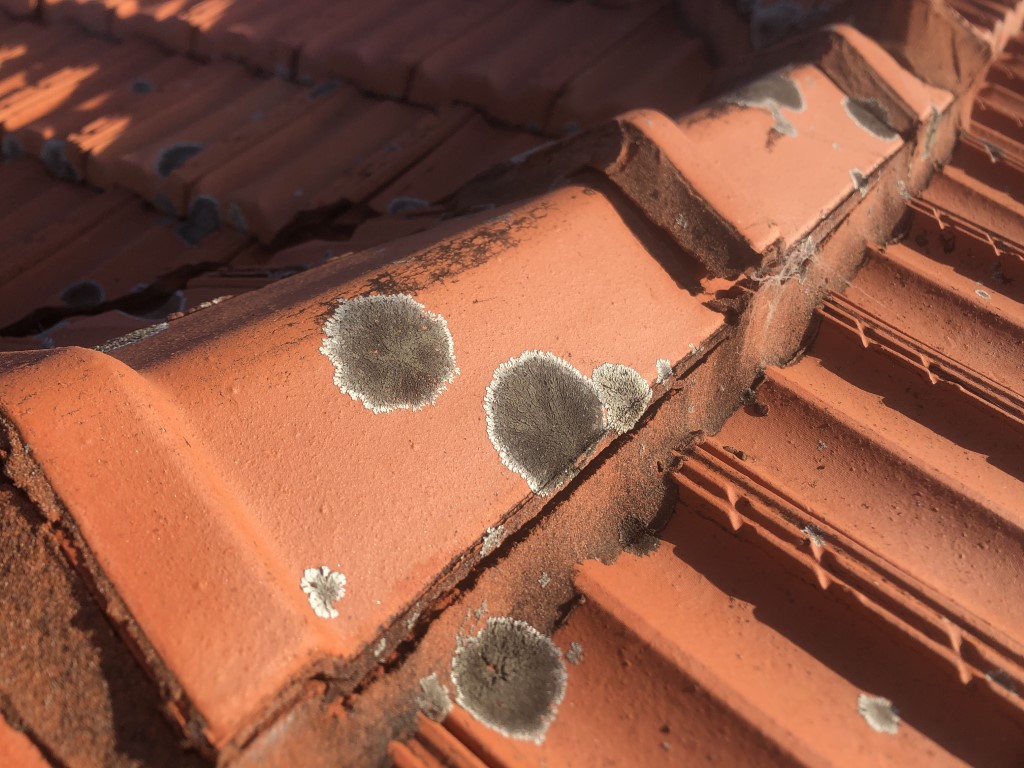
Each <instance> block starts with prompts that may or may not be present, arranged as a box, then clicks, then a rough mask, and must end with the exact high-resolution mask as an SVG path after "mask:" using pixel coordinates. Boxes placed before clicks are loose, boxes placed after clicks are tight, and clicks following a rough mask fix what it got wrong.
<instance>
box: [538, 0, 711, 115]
mask: <svg viewBox="0 0 1024 768" xmlns="http://www.w3.org/2000/svg"><path fill="white" fill-rule="evenodd" d="M654 51H658V52H659V53H658V54H657V55H652V52H654ZM711 71H712V67H711V64H710V62H709V59H708V54H707V51H706V50H705V48H704V45H703V44H702V43H701V42H700V41H699V40H697V39H694V38H692V37H687V36H686V35H685V34H684V33H683V31H682V29H681V28H680V25H679V24H678V23H677V22H676V19H675V15H674V12H673V11H672V9H671V8H669V7H668V6H665V7H664V8H662V9H661V10H660V11H659V12H658V13H657V14H655V15H654V16H651V17H650V18H649V19H648V20H647V21H645V22H644V23H643V24H642V25H640V26H639V27H638V28H637V29H636V30H635V31H634V32H633V33H632V34H631V35H630V36H629V37H627V38H625V39H624V40H622V41H621V42H620V43H619V44H618V45H616V46H615V47H614V48H612V49H611V50H610V51H608V53H607V54H605V55H604V56H602V57H601V58H600V59H599V60H598V61H596V62H595V63H594V64H592V65H591V66H590V67H588V68H587V69H586V70H584V71H583V72H581V73H580V75H579V76H578V77H576V78H574V79H573V80H572V81H571V82H570V83H569V84H568V85H567V87H566V88H565V90H564V91H563V92H562V93H561V94H560V95H559V97H558V99H557V101H556V102H555V107H554V109H553V110H552V113H551V116H550V117H549V118H548V121H547V124H546V129H547V131H548V133H552V134H555V135H560V134H565V133H571V132H572V131H573V130H577V129H579V128H585V127H589V126H591V125H594V124H596V123H598V122H599V121H601V120H607V119H610V118H612V117H614V116H615V115H617V114H620V113H622V112H628V111H629V110H631V109H640V108H648V109H657V110H659V111H661V112H664V113H666V114H667V115H669V116H670V117H674V118H678V117H681V116H682V115H683V113H685V112H686V111H688V110H689V109H691V108H692V107H693V106H695V105H696V103H697V102H698V101H699V100H700V97H701V95H702V93H703V91H704V88H705V86H706V85H707V83H708V81H709V80H710V76H711Z"/></svg>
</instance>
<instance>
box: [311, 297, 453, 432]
mask: <svg viewBox="0 0 1024 768" xmlns="http://www.w3.org/2000/svg"><path fill="white" fill-rule="evenodd" d="M324 333H325V335H326V337H325V338H324V342H323V346H321V348H320V352H321V353H323V354H324V355H325V356H326V357H327V358H328V359H329V360H330V361H331V362H332V363H333V364H334V383H335V384H336V385H337V386H338V389H340V390H341V391H342V392H344V393H345V394H346V395H348V396H349V397H351V398H352V399H353V400H356V401H358V402H361V403H362V404H363V405H364V406H365V407H366V408H368V409H369V410H371V411H373V412H374V413H388V412H390V411H395V410H398V409H406V410H411V411H418V410H420V409H421V408H423V407H425V406H427V405H433V404H434V402H435V401H436V400H437V398H438V396H439V395H440V394H441V393H442V392H444V390H445V389H446V388H447V386H448V385H449V384H450V383H451V382H452V381H453V380H454V379H455V376H456V375H457V374H458V372H459V369H458V367H457V366H456V365H455V345H454V342H453V341H452V335H451V333H450V332H449V331H448V324H447V323H446V322H445V319H444V318H443V317H441V316H440V315H435V314H434V313H432V312H429V311H427V309H426V308H425V307H424V306H423V305H422V304H420V303H419V302H417V301H416V300H415V299H413V298H412V297H411V296H408V295H406V294H404V293H398V294H392V295H388V296H359V297H357V298H354V299H341V300H339V301H338V308H337V309H336V310H335V312H334V314H333V315H332V316H331V318H330V319H329V320H328V321H327V324H326V325H325V326H324Z"/></svg>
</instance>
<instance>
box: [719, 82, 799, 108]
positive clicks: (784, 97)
mask: <svg viewBox="0 0 1024 768" xmlns="http://www.w3.org/2000/svg"><path fill="white" fill-rule="evenodd" d="M730 100H731V101H733V102H734V103H736V104H741V105H743V106H751V107H762V108H768V107H769V106H770V105H776V106H778V107H785V108H786V109H790V110H793V111H797V112H798V111H800V110H802V109H803V108H804V97H803V95H802V94H801V93H800V87H799V86H798V85H797V84H796V83H795V82H794V81H793V78H791V77H789V75H786V74H784V73H782V72H776V73H774V74H771V75H768V76H767V77H762V78H761V79H760V80H755V81H754V82H752V83H748V84H747V85H744V86H743V87H742V88H737V89H736V90H735V91H733V94H732V98H731V99H730Z"/></svg>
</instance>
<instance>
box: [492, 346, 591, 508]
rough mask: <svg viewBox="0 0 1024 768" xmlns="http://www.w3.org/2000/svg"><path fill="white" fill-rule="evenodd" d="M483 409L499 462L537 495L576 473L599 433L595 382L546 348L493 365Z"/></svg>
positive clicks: (546, 491) (547, 492)
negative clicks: (578, 463) (519, 476)
mask: <svg viewBox="0 0 1024 768" xmlns="http://www.w3.org/2000/svg"><path fill="white" fill-rule="evenodd" d="M484 411H485V413H486V415H487V435H488V436H489V437H490V438H491V444H492V445H494V447H495V449H496V450H497V451H498V454H499V455H500V456H501V460H502V462H503V463H504V464H505V466H506V467H508V468H509V469H511V470H512V471H513V472H517V473H518V474H520V475H522V476H523V478H525V479H526V482H527V484H529V486H530V489H531V490H532V491H534V492H536V493H540V494H542V495H547V494H549V493H551V491H552V490H553V489H554V488H555V487H556V486H557V485H558V484H559V483H561V482H562V481H564V480H566V479H568V478H570V477H572V476H573V475H574V474H575V472H576V465H577V462H578V460H579V459H580V457H581V456H583V455H584V454H586V453H587V451H588V450H589V449H590V448H591V446H592V445H593V444H594V443H595V442H597V440H598V439H599V438H600V437H601V435H602V434H603V432H604V410H603V408H602V405H601V398H600V397H599V395H598V391H597V387H595V386H594V384H593V382H591V381H590V380H589V379H587V378H586V377H585V376H584V375H583V374H581V373H580V372H579V371H577V370H576V369H575V368H573V367H572V365H570V364H569V363H567V362H566V361H565V360H562V359H561V358H558V357H555V356H554V355H552V354H550V353H548V352H536V351H534V352H524V353H523V354H522V355H520V356H519V357H516V358H513V359H511V360H509V361H508V362H507V363H502V364H501V365H500V366H498V368H497V370H496V371H495V372H494V378H493V379H492V380H491V383H490V386H488V387H487V393H486V395H485V396H484Z"/></svg>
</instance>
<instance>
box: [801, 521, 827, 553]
mask: <svg viewBox="0 0 1024 768" xmlns="http://www.w3.org/2000/svg"><path fill="white" fill-rule="evenodd" d="M800 532H801V533H803V534H804V536H806V537H807V538H808V539H809V540H810V542H811V543H812V544H814V545H815V546H817V547H824V546H825V532H824V531H822V530H821V528H819V527H818V526H816V525H813V524H811V523H808V524H807V525H805V526H804V527H803V528H801V529H800Z"/></svg>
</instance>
